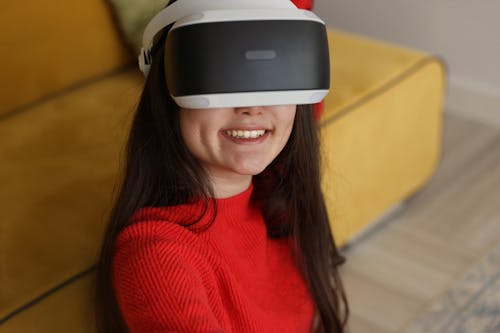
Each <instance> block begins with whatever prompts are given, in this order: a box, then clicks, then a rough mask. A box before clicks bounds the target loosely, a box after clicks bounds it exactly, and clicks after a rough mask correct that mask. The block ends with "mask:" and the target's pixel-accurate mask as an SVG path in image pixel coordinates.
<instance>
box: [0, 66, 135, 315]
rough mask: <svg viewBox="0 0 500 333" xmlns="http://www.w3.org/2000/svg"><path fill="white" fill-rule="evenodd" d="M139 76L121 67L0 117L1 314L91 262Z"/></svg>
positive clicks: (53, 285) (131, 112)
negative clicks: (56, 95) (0, 208)
mask: <svg viewBox="0 0 500 333" xmlns="http://www.w3.org/2000/svg"><path fill="white" fill-rule="evenodd" d="M142 82H143V80H142V77H141V74H140V72H139V71H138V70H135V69H133V70H127V71H125V72H123V73H120V74H117V75H114V76H112V77H109V78H106V79H102V80H101V81H98V82H95V83H93V84H90V85H87V86H83V87H81V88H80V89H78V90H75V91H71V92H68V93H67V94H65V95H63V96H60V97H59V98H56V99H53V100H50V101H46V102H44V103H41V104H39V105H37V106H34V107H32V108H31V109H30V110H27V111H26V112H23V113H18V114H16V115H15V116H13V117H8V118H4V119H3V120H1V121H0V160H1V161H2V163H1V165H0V184H2V190H1V191H0V203H1V205H2V208H3V210H4V211H5V214H4V215H3V217H2V221H1V232H0V253H1V257H0V260H1V262H0V267H1V268H2V274H1V277H0V278H1V280H0V285H1V286H2V288H1V294H0V304H1V308H0V318H2V317H4V316H6V315H7V314H9V313H11V312H12V311H14V310H16V309H18V308H20V307H21V306H23V305H25V304H27V303H29V302H30V301H32V300H34V299H36V298H37V297H38V296H40V295H42V294H43V293H45V292H46V291H47V290H50V289H51V288H53V287H55V286H57V285H59V284H60V283H62V282H63V281H65V280H67V279H69V278H71V277H72V276H74V275H76V274H78V273H80V272H82V271H84V270H86V269H88V268H89V267H90V266H92V265H94V264H95V262H96V258H97V253H98V250H99V243H100V239H101V236H102V233H103V230H104V224H105V222H106V217H107V213H108V211H109V208H110V204H111V194H112V189H113V186H114V184H115V181H116V178H117V171H118V170H119V164H118V162H119V159H120V153H121V150H122V148H123V146H124V142H125V137H126V132H127V131H128V127H129V123H130V120H131V117H132V114H133V113H134V111H135V110H134V109H133V106H134V105H135V103H136V101H137V99H138V98H139V90H140V88H141V84H142Z"/></svg>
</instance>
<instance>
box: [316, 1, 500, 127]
mask: <svg viewBox="0 0 500 333" xmlns="http://www.w3.org/2000/svg"><path fill="white" fill-rule="evenodd" d="M314 12H316V13H317V14H318V15H319V16H320V17H321V18H323V20H325V22H326V23H327V25H328V26H331V27H334V28H338V29H342V30H346V31H349V32H353V33H357V34H361V35H364V36H369V37H372V38H375V39H379V40H385V41H388V42H392V43H395V44H401V45H406V46H409V47H412V48H414V49H421V50H424V51H427V52H430V53H434V54H438V55H440V56H442V57H443V58H444V59H445V60H446V62H447V64H448V69H449V82H448V85H449V86H448V96H447V101H446V103H447V106H446V109H447V110H448V111H455V112H461V113H466V114H469V115H470V114H471V113H474V115H477V116H479V117H482V118H483V119H485V120H487V121H488V120H491V121H495V122H497V123H498V124H500V0H480V1H471V0H434V1H433V0H420V1H418V0H413V1H410V0H365V1H363V0H315V5H314Z"/></svg>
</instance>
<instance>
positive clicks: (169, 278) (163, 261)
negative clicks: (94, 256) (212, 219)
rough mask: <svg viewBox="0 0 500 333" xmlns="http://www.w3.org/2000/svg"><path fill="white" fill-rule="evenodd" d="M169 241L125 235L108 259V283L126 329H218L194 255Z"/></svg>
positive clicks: (134, 332) (142, 332) (156, 332)
mask: <svg viewBox="0 0 500 333" xmlns="http://www.w3.org/2000/svg"><path fill="white" fill-rule="evenodd" d="M189 250H190V249H189V248H188V247H186V246H185V245H182V244H180V243H177V242H174V241H170V240H149V241H137V240H129V241H127V242H124V243H122V244H121V245H120V246H119V247H118V248H117V250H116V252H115V256H114V258H113V288H114V291H115V294H116V298H117V301H118V305H119V308H120V311H121V313H122V315H123V317H124V319H125V322H126V323H127V326H128V328H129V330H130V333H146V332H147V333H167V332H176V333H183V332H190V333H208V332H210V333H223V332H224V330H223V329H222V328H221V326H220V324H219V322H218V320H217V318H216V317H215V315H214V313H213V311H212V309H211V308H210V304H209V299H208V296H207V290H206V287H205V286H204V284H203V280H202V276H201V274H200V271H199V270H198V269H197V264H196V263H197V259H196V257H195V256H194V255H193V252H191V251H189Z"/></svg>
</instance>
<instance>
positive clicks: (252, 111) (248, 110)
mask: <svg viewBox="0 0 500 333" xmlns="http://www.w3.org/2000/svg"><path fill="white" fill-rule="evenodd" d="M234 111H235V112H236V113H237V114H241V115H246V116H256V115H259V114H262V112H263V111H264V107H263V106H245V107H237V108H235V109H234Z"/></svg>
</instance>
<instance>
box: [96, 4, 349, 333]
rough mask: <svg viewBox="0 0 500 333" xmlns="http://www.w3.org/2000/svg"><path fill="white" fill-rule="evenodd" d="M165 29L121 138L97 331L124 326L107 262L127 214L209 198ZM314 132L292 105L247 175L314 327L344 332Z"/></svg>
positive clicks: (308, 115)
mask: <svg viewBox="0 0 500 333" xmlns="http://www.w3.org/2000/svg"><path fill="white" fill-rule="evenodd" d="M174 1H175V0H174ZM174 1H171V2H170V3H172V2H174ZM169 28H170V27H167V28H165V30H164V31H163V32H162V34H161V36H160V39H159V41H158V42H157V45H158V46H157V49H156V50H154V52H153V62H152V67H151V70H150V73H149V75H148V77H147V79H146V82H145V86H144V90H143V92H142V95H141V98H140V101H139V104H138V107H137V110H136V113H135V116H134V119H133V122H132V126H131V130H130V134H129V138H128V142H127V145H126V158H125V166H124V174H123V180H122V182H121V187H120V190H119V193H118V196H117V198H116V201H115V203H114V206H113V209H112V211H111V214H110V217H109V222H108V225H107V229H106V231H105V234H104V238H103V241H102V248H101V253H100V257H99V260H98V263H97V280H96V285H95V317H96V318H95V319H96V329H97V333H126V332H128V329H127V327H126V325H125V321H124V320H123V317H122V316H121V313H120V310H119V307H118V304H117V301H116V298H115V295H114V293H113V288H112V283H111V273H112V272H111V263H112V256H113V244H114V241H115V239H116V238H117V235H118V234H119V232H120V231H121V230H122V229H123V228H125V227H126V226H127V225H128V224H129V220H130V217H131V216H132V214H133V213H134V212H135V211H136V210H138V209H139V208H142V207H146V206H149V207H151V206H173V205H178V204H182V203H186V202H187V201H188V200H190V199H192V198H194V197H196V198H202V200H205V201H206V202H207V203H208V202H210V198H211V197H213V190H212V187H211V184H210V182H209V179H208V176H207V174H206V172H205V170H204V169H203V168H202V167H201V165H200V164H199V163H198V161H197V160H196V159H195V158H194V157H193V156H192V155H191V153H190V152H189V150H188V149H187V147H186V145H185V144H184V142H183V140H182V137H181V131H180V126H179V107H178V106H177V105H176V104H175V102H174V101H173V99H172V98H171V97H170V94H169V93H168V87H167V85H166V82H165V75H164V64H163V57H164V41H165V38H166V35H167V33H168V30H169ZM317 135H318V133H317V128H316V122H315V120H314V118H313V112H312V106H311V105H298V106H297V112H296V115H295V120H294V125H293V129H292V133H291V135H290V139H289V140H288V142H287V144H286V145H285V147H284V149H283V150H282V152H281V153H280V154H279V155H278V157H277V158H276V159H275V160H274V161H273V162H272V163H271V164H270V165H269V166H268V167H267V168H266V170H264V172H262V173H261V174H259V175H256V176H254V177H253V181H254V197H253V199H254V200H259V201H261V203H262V207H263V209H262V211H263V216H264V219H265V221H266V226H267V233H268V236H269V237H270V238H280V237H289V240H291V243H292V245H293V247H292V249H293V255H294V259H295V262H296V265H297V267H299V270H300V272H301V273H302V274H303V276H304V279H305V281H306V283H307V285H308V288H309V291H310V293H311V296H312V298H313V301H314V304H315V306H316V316H315V321H316V322H317V325H316V328H315V329H314V332H315V333H343V332H345V327H346V324H347V319H348V316H349V307H348V304H347V300H346V295H345V292H344V288H343V285H342V282H341V280H340V276H339V273H338V266H339V265H340V264H342V263H343V262H344V261H345V259H344V258H343V257H342V256H341V255H340V253H339V251H338V249H337V247H336V245H335V242H334V239H333V237H332V232H331V229H330V223H329V220H328V215H327V211H326V208H325V204H324V200H323V196H322V193H321V189H320V154H319V141H318V136H317ZM186 222H189V221H186ZM191 222H193V221H191ZM194 222H196V221H194ZM203 230H204V229H203Z"/></svg>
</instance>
